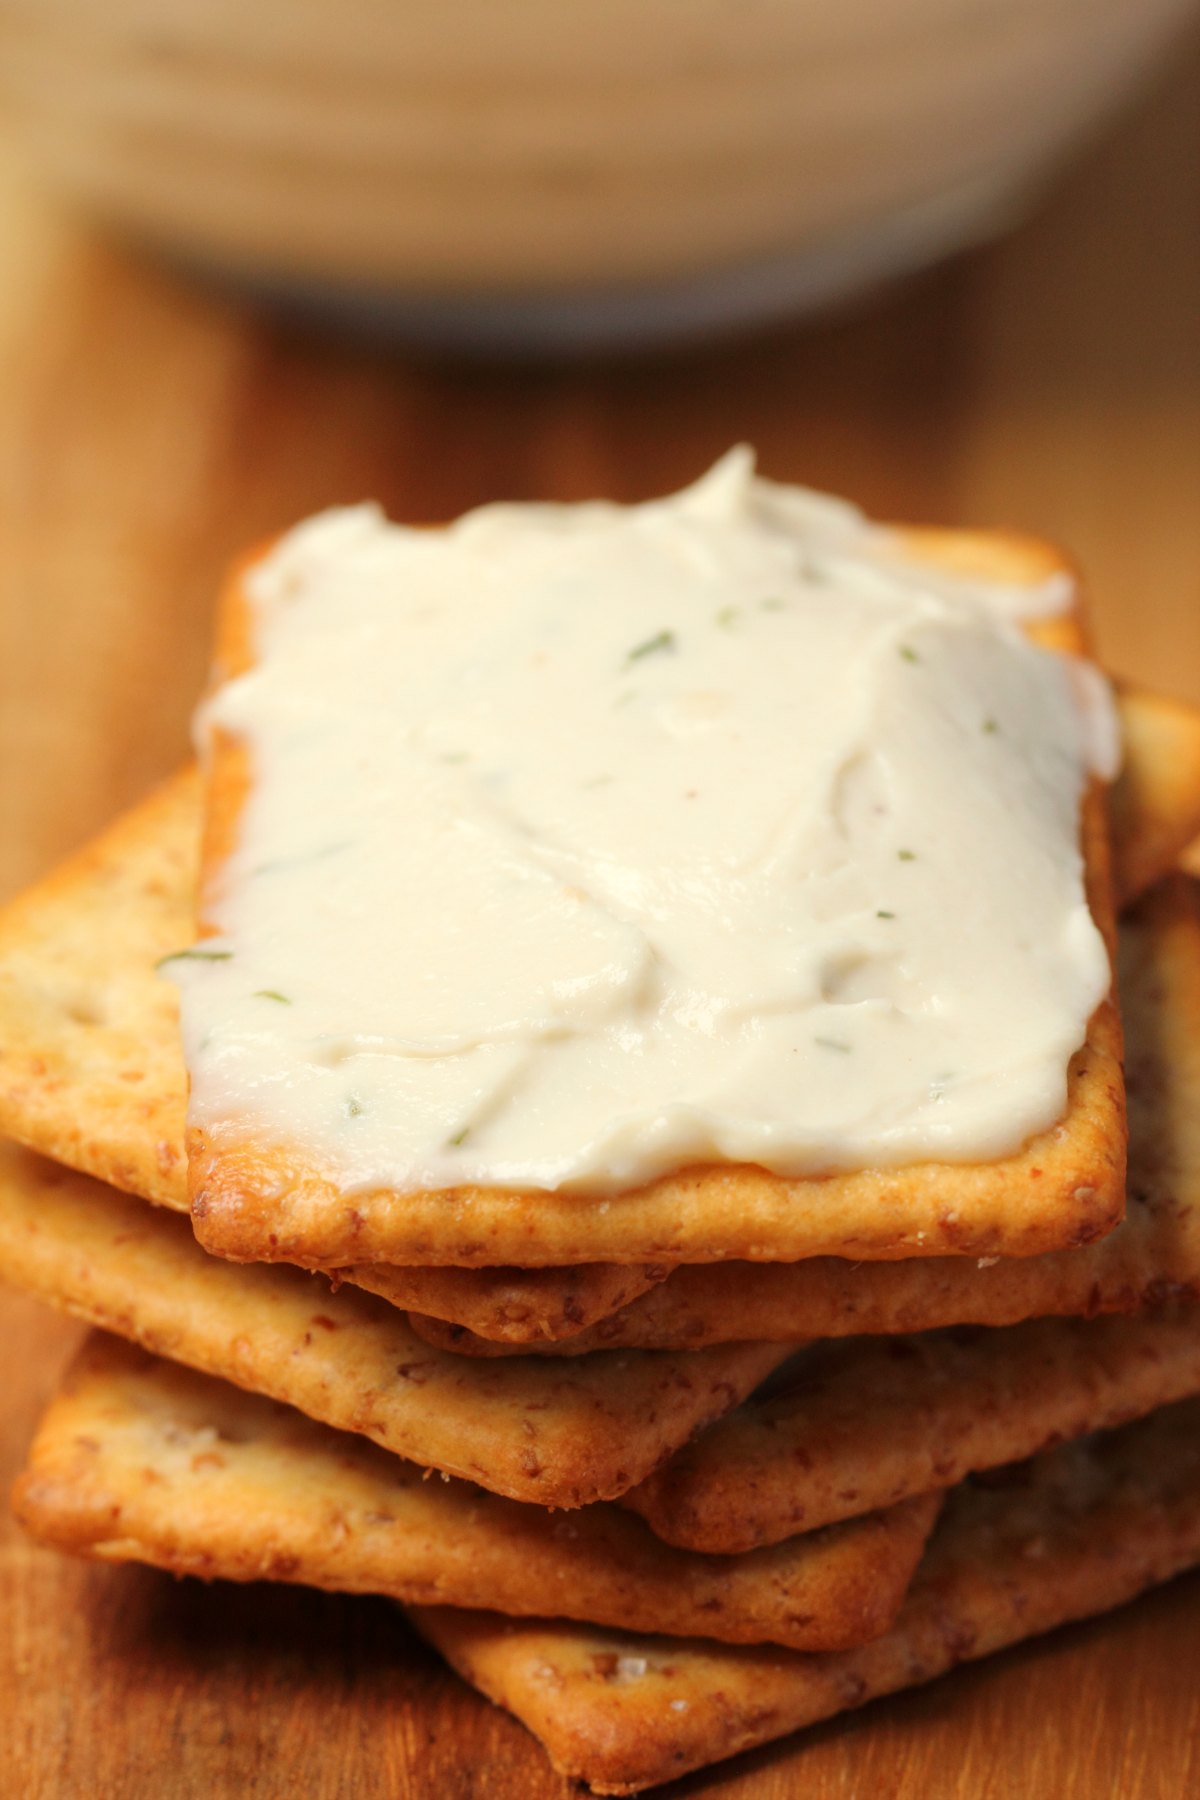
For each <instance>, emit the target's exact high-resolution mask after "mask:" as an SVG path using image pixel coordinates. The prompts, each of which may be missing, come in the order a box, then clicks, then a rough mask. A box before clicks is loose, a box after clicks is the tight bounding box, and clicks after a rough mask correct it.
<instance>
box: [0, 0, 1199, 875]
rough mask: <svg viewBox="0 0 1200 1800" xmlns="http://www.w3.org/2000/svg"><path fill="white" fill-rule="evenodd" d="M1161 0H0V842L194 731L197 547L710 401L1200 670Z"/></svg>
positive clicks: (204, 641)
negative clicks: (1023, 554) (1065, 559)
mask: <svg viewBox="0 0 1200 1800" xmlns="http://www.w3.org/2000/svg"><path fill="white" fill-rule="evenodd" d="M1198 227H1200V5H1198V4H1197V0H837V4H830V3H829V0H738V3H737V4H734V3H733V0H573V4H570V5H567V6H562V5H558V6H552V5H549V4H546V0H507V3H506V4H504V5H502V6H498V5H496V4H494V0H441V4H439V5H438V6H417V5H413V4H401V3H400V0H339V4H338V5H337V6H336V7H334V6H331V5H329V4H327V3H323V0H288V3H287V4H284V3H283V0H257V4H254V5H246V4H245V3H244V0H206V3H205V4H195V3H194V4H187V3H186V0H105V4H100V0H0V366H2V368H3V394H4V402H5V403H4V408H3V412H2V414H0V568H2V571H3V591H2V594H0V682H2V683H3V691H2V692H0V756H2V757H3V766H4V768H5V769H6V771H7V772H8V776H9V779H8V780H7V781H6V782H5V783H4V784H3V790H2V792H0V877H2V885H3V886H4V887H5V888H11V887H15V886H16V885H17V884H18V883H19V882H21V881H23V880H25V879H27V878H28V877H29V876H31V875H33V874H34V873H35V872H36V870H37V869H39V868H41V867H42V866H43V865H44V864H45V863H46V862H47V861H48V860H49V859H50V858H51V857H52V856H53V855H55V854H57V853H59V852H60V851H61V850H63V849H64V848H66V847H68V846H69V845H70V844H71V843H73V842H75V841H77V840H78V839H79V838H80V837H82V836H83V835H84V834H85V833H86V832H87V831H88V830H89V829H91V828H92V827H94V826H95V825H97V824H99V823H100V822H101V821H102V819H103V818H104V817H105V816H107V815H108V814H109V813H110V812H111V811H112V810H113V809H114V808H115V807H116V806H118V805H120V804H123V803H124V802H125V801H127V800H129V799H131V798H132V797H133V796H134V795H135V794H136V793H137V792H138V791H139V790H140V789H141V788H143V787H144V786H145V784H146V782H147V781H148V780H149V779H151V778H152V777H154V776H157V775H158V774H161V773H162V772H164V771H165V770H166V769H168V768H169V767H170V766H171V765H172V764H173V763H174V762H176V761H177V760H178V759H179V758H180V757H181V756H182V755H183V754H184V752H185V749H186V734H187V719H188V714H189V711H190V707H191V705H192V702H193V700H194V698H195V695H196V693H197V690H198V688H199V685H200V683H201V681H202V678H203V671H204V666H205V661H206V657H207V649H208V632H209V620H210V614H211V608H212V602H213V596H214V592H215V588H216V585H217V583H218V580H219V578H220V571H221V568H222V566H223V564H224V563H225V561H226V560H227V558H228V557H229V556H230V555H232V554H233V553H234V552H235V551H236V550H238V549H239V548H240V547H242V546H243V545H245V544H246V543H247V542H248V541H251V540H254V539H256V538H258V537H261V536H262V535H264V534H265V533H268V532H272V531H275V530H277V529H279V528H280V527H282V526H284V525H286V524H288V523H290V522H291V521H293V520H294V519H295V518H297V517H299V516H301V515H303V514H304V513H306V512H309V511H311V510H313V509H314V508H317V507H320V506H323V505H327V504H330V503H332V502H340V501H351V500H357V499H360V498H362V497H364V496H376V497H378V498H379V499H381V500H382V501H383V502H384V504H385V505H386V506H387V507H388V508H389V510H390V511H391V512H393V514H395V515H396V516H399V517H404V518H410V519H417V518H426V519H436V518H445V517H447V516H450V515H453V514H455V513H457V512H459V511H460V510H462V509H463V508H465V507H468V506H471V505H474V504H476V503H478V502H481V501H484V500H488V499H492V498H495V497H497V496H511V497H518V498H519V497H532V496H551V497H562V498H576V497H580V496H584V495H589V494H595V493H601V492H603V493H610V494H613V495H614V496H616V497H618V498H622V499H632V498H638V497H642V496H644V495H646V494H649V493H653V492H656V491H665V490H667V489H670V488H672V487H676V486H678V485H680V484H682V483H683V482H685V481H688V480H690V479H691V478H692V477H694V476H695V475H696V474H697V473H698V472H699V471H700V470H701V469H702V468H703V467H704V466H705V465H706V464H707V463H709V462H710V461H711V460H712V459H713V458H714V457H715V456H716V455H717V454H719V453H720V452H721V451H722V450H723V449H725V448H726V447H727V446H728V445H729V444H730V443H731V442H733V441H735V440H737V439H747V440H749V441H750V442H752V443H754V444H755V445H756V446H757V447H758V449H759V452H760V457H761V463H762V466H763V468H764V470H765V471H766V472H767V473H769V474H771V475H774V476H777V477H780V478H784V479H789V480H797V481H806V482H810V483H813V484H815V485H818V486H824V487H828V488H832V489H835V490H837V491H840V492H843V493H846V494H849V495H851V496H853V497H854V498H856V499H857V500H859V501H860V502H862V503H863V504H864V505H866V506H867V507H868V508H870V509H871V510H872V511H873V512H875V513H877V514H879V515H882V516H884V517H894V518H901V519H912V520H928V521H933V522H938V523H945V524H974V525H1005V524H1007V525H1013V526H1018V527H1022V528H1026V529H1031V530H1034V531H1040V532H1043V533H1046V534H1047V535H1049V536H1051V537H1053V538H1055V539H1057V540H1059V541H1060V542H1061V543H1063V544H1064V545H1065V546H1066V547H1067V548H1068V549H1069V550H1070V551H1071V552H1072V553H1073V554H1075V555H1076V556H1077V558H1078V559H1079V561H1080V563H1081V565H1082V566H1083V568H1084V570H1085V573H1086V576H1087V580H1088V584H1089V588H1090V591H1091V594H1092V598H1093V606H1094V612H1095V618H1096V626H1097V635H1098V639H1099V643H1100V648H1101V651H1102V654H1103V656H1104V657H1105V659H1106V660H1107V661H1108V662H1109V663H1110V664H1111V665H1112V666H1114V667H1115V668H1117V669H1119V670H1121V671H1122V672H1124V673H1128V674H1130V675H1134V676H1137V677H1139V678H1141V679H1143V680H1146V681H1148V682H1152V683H1156V684H1158V685H1160V686H1164V687H1166V688H1168V689H1173V690H1175V691H1176V692H1179V693H1181V694H1183V695H1184V696H1185V697H1190V698H1193V699H1196V700H1200V604H1198V602H1200V508H1198V507H1197V504H1196V496H1197V493H1198V492H1200V230H1198Z"/></svg>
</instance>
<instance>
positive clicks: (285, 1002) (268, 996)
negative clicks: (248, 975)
mask: <svg viewBox="0 0 1200 1800" xmlns="http://www.w3.org/2000/svg"><path fill="white" fill-rule="evenodd" d="M254 998H255V999H256V1000H275V1001H277V1002H278V1003H279V1005H280V1006H290V1005H291V1004H292V1003H291V1001H290V1000H289V999H288V997H287V995H286V994H281V993H280V992H279V990H278V988H256V989H255V990H254Z"/></svg>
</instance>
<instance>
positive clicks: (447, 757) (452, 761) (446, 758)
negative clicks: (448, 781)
mask: <svg viewBox="0 0 1200 1800" xmlns="http://www.w3.org/2000/svg"><path fill="white" fill-rule="evenodd" d="M438 761H439V762H440V763H445V764H446V765H447V767H448V768H456V767H457V766H458V764H459V763H465V762H469V761H470V758H469V756H468V754H467V752H466V751H465V750H447V751H446V752H445V753H444V754H443V755H442V756H439V757H438Z"/></svg>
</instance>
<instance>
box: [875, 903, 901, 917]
mask: <svg viewBox="0 0 1200 1800" xmlns="http://www.w3.org/2000/svg"><path fill="white" fill-rule="evenodd" d="M895 916H896V915H895V913H894V912H886V911H885V910H884V908H883V907H882V906H881V907H880V908H879V911H878V912H877V913H876V914H875V917H876V918H877V919H894V918H895Z"/></svg>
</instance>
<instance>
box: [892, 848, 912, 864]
mask: <svg viewBox="0 0 1200 1800" xmlns="http://www.w3.org/2000/svg"><path fill="white" fill-rule="evenodd" d="M896 855H897V857H898V858H899V859H900V861H901V862H916V860H917V853H916V851H915V850H897V852H896Z"/></svg>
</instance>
